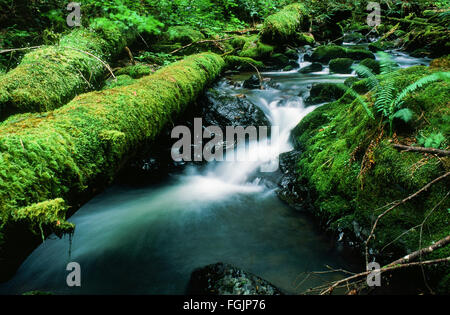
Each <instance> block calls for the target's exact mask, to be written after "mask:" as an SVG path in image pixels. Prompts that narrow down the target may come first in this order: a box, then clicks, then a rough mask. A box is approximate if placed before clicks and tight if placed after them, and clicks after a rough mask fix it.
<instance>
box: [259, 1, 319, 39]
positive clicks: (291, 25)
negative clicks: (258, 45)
mask: <svg viewBox="0 0 450 315" xmlns="http://www.w3.org/2000/svg"><path fill="white" fill-rule="evenodd" d="M308 20H309V17H308V14H307V11H306V9H305V7H304V6H303V5H302V4H300V3H296V4H292V5H288V6H286V7H285V8H283V9H282V10H281V11H279V12H277V13H275V14H273V15H270V16H269V17H267V18H266V19H265V20H264V24H263V27H262V29H261V38H262V40H263V41H264V42H266V43H269V44H277V45H280V44H289V43H291V44H296V43H299V42H303V43H301V44H306V43H307V42H308V41H311V36H306V35H303V34H301V31H302V28H303V26H304V25H306V24H307V23H308Z"/></svg>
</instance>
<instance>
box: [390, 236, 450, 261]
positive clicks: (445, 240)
mask: <svg viewBox="0 0 450 315" xmlns="http://www.w3.org/2000/svg"><path fill="white" fill-rule="evenodd" d="M449 243H450V235H448V236H446V237H444V238H443V239H441V240H439V241H437V242H436V243H434V244H433V245H430V246H428V247H424V248H422V249H420V250H416V251H415V252H412V253H411V254H408V255H406V256H404V257H402V258H400V259H397V260H395V261H393V262H391V263H390V264H389V265H387V266H386V267H391V266H395V265H403V264H407V263H409V262H410V261H412V260H414V259H416V258H417V257H419V256H421V255H423V254H429V253H431V252H432V251H434V250H436V249H438V248H441V247H444V246H445V245H447V244H449ZM448 258H450V257H448Z"/></svg>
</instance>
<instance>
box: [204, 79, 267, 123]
mask: <svg viewBox="0 0 450 315" xmlns="http://www.w3.org/2000/svg"><path fill="white" fill-rule="evenodd" d="M258 88H259V80H258ZM202 103H203V105H202V106H201V108H202V113H201V117H203V124H204V126H205V127H207V126H219V127H221V128H222V129H223V130H225V128H226V126H242V127H244V128H246V127H248V126H255V127H258V126H270V122H269V120H268V119H267V117H266V115H265V114H264V112H263V111H262V110H261V109H260V108H259V107H258V106H256V105H254V104H253V103H252V102H250V101H249V100H247V99H245V98H240V97H236V96H231V95H228V94H222V93H221V92H220V91H219V90H216V89H210V90H209V91H208V92H206V94H205V98H204V99H203V101H202Z"/></svg>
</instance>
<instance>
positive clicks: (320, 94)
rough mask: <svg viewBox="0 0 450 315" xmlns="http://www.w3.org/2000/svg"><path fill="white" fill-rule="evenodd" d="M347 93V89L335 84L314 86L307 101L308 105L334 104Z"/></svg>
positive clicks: (316, 84) (317, 84)
mask: <svg viewBox="0 0 450 315" xmlns="http://www.w3.org/2000/svg"><path fill="white" fill-rule="evenodd" d="M344 93H345V89H344V88H343V87H342V86H341V85H338V84H334V83H315V84H313V86H312V88H311V91H310V95H309V97H308V98H307V99H306V105H312V104H319V103H325V102H332V101H335V100H338V99H340V98H341V97H342V96H343V95H344Z"/></svg>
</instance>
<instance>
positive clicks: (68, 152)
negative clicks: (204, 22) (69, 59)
mask: <svg viewBox="0 0 450 315" xmlns="http://www.w3.org/2000/svg"><path fill="white" fill-rule="evenodd" d="M224 64H225V63H224V61H223V59H222V58H221V57H220V56H218V55H215V54H212V53H205V54H200V55H194V56H190V57H187V58H186V59H184V60H182V61H179V62H176V63H173V64H171V65H169V66H167V67H165V68H162V69H160V70H158V71H157V72H155V73H154V74H153V75H150V76H146V77H144V78H142V79H139V80H136V82H135V84H131V85H128V86H124V87H116V88H112V89H107V90H104V91H99V92H91V93H87V94H82V95H79V96H77V97H76V98H75V99H73V100H72V101H71V102H69V103H68V104H67V105H65V106H63V107H61V108H59V109H56V110H54V111H49V112H46V113H43V114H38V113H35V114H30V113H28V114H21V115H15V116H12V117H10V118H9V119H8V120H6V121H4V122H3V123H1V124H0V151H1V155H0V221H1V225H0V234H3V238H4V244H3V245H2V247H1V251H0V270H1V274H0V275H1V276H4V275H5V273H6V272H8V271H12V270H13V269H14V268H15V267H17V265H16V264H17V263H18V262H19V261H17V259H16V258H17V256H19V257H21V256H20V255H24V252H23V248H25V247H27V246H28V245H29V242H30V240H29V238H27V231H35V226H36V225H35V224H34V223H36V224H37V225H38V226H44V225H47V224H48V225H51V226H52V227H58V226H59V224H58V220H60V224H63V223H64V221H63V220H62V219H63V214H64V213H65V212H64V211H63V208H62V207H60V208H57V207H53V205H54V204H55V203H56V204H58V205H61V203H60V199H58V198H63V199H64V200H65V201H66V202H67V203H68V205H70V206H72V207H73V208H72V212H73V211H74V210H75V209H77V208H78V207H79V206H80V202H81V200H86V198H87V197H89V196H90V195H91V194H92V192H93V191H95V190H96V189H98V188H101V187H102V186H103V185H106V184H107V183H109V182H110V181H111V180H112V179H113V177H114V175H115V174H116V173H117V172H118V171H119V170H120V166H121V165H123V163H124V161H126V159H127V158H128V157H129V156H130V155H131V154H132V153H133V152H134V151H136V147H138V146H139V145H142V144H144V143H146V142H148V141H151V140H153V139H155V137H157V136H158V134H159V132H160V131H161V130H162V129H163V127H164V126H165V125H166V124H167V123H168V122H170V121H172V119H174V118H175V117H176V116H177V115H179V114H180V113H181V112H182V111H183V110H184V109H185V108H186V107H187V105H188V104H190V103H191V102H193V101H194V100H195V99H196V98H197V96H198V95H199V94H200V93H201V92H202V91H203V89H204V88H205V86H206V85H208V84H209V83H211V82H212V81H213V80H214V79H215V78H216V77H217V76H218V75H219V74H220V72H221V70H222V68H223V66H224ZM47 200H56V201H52V202H53V203H51V202H50V203H49V202H47V203H46V201H47ZM42 202H44V203H42ZM34 204H35V205H34ZM18 209H20V210H18ZM46 209H47V210H46ZM58 209H60V210H58ZM19 219H20V221H21V222H29V224H21V225H20V226H21V228H20V229H19V230H17V227H16V224H15V222H16V221H17V220H19ZM41 223H43V224H41ZM13 231H15V232H13ZM49 232H50V231H48V230H46V229H45V227H44V234H45V235H47V234H48V233H49ZM31 243H33V242H31ZM21 249H22V251H21ZM22 258H23V257H22ZM19 260H20V259H19ZM2 278H3V277H2Z"/></svg>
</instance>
